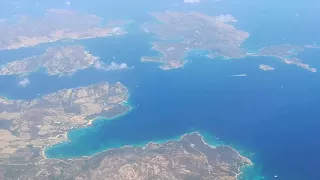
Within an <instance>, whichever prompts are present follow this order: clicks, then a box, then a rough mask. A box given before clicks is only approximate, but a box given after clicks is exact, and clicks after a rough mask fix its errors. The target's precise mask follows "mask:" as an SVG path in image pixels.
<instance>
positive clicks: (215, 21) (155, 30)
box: [141, 11, 249, 70]
mask: <svg viewBox="0 0 320 180" xmlns="http://www.w3.org/2000/svg"><path fill="white" fill-rule="evenodd" d="M150 14H151V15H152V16H153V17H154V18H155V19H156V20H157V21H158V22H159V23H146V24H143V25H142V26H141V27H142V29H144V31H145V32H147V33H152V34H154V35H156V37H157V38H158V40H156V41H154V42H152V49H153V50H155V51H157V52H159V53H160V55H159V56H156V57H142V58H141V61H142V62H147V61H148V62H159V63H161V64H162V65H161V66H160V68H161V69H164V70H169V69H174V68H179V67H182V66H183V65H184V64H185V62H186V60H185V59H184V58H185V57H186V56H187V55H188V53H189V52H191V51H195V50H202V51H206V52H208V54H212V56H213V55H214V56H215V57H223V58H230V59H235V58H243V57H245V56H247V55H246V52H245V50H244V49H242V48H241V47H240V45H241V44H242V43H243V42H244V41H245V40H246V39H247V38H248V37H249V34H248V33H247V32H244V31H241V30H238V29H236V28H235V27H234V26H233V25H232V24H231V23H236V22H237V20H236V19H235V18H234V17H232V16H231V15H221V16H208V15H205V14H202V13H198V12H190V13H184V12H170V11H167V12H163V13H150Z"/></svg>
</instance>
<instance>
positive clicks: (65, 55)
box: [0, 45, 128, 76]
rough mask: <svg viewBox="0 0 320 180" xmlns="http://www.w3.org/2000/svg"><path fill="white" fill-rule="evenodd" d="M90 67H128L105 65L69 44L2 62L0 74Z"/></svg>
mask: <svg viewBox="0 0 320 180" xmlns="http://www.w3.org/2000/svg"><path fill="white" fill-rule="evenodd" d="M111 66H112V67H111ZM90 67H93V68H96V69H102V70H122V69H127V68H128V67H127V65H126V64H124V63H122V64H117V63H115V62H112V64H111V65H107V64H105V63H104V62H102V61H100V58H99V57H97V56H94V55H92V54H90V52H88V51H86V49H85V48H84V47H83V46H80V45H71V46H62V47H54V48H48V49H47V50H46V51H45V52H44V53H43V54H40V55H36V56H33V57H28V58H25V59H22V60H17V61H12V62H9V63H7V64H4V65H2V66H1V67H0V75H20V74H22V75H25V74H27V73H31V72H34V71H37V70H38V69H45V70H46V72H47V73H48V74H49V75H50V76H52V75H59V76H62V75H67V74H73V73H75V72H77V71H78V70H81V69H86V68H90Z"/></svg>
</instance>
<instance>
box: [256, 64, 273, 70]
mask: <svg viewBox="0 0 320 180" xmlns="http://www.w3.org/2000/svg"><path fill="white" fill-rule="evenodd" d="M259 69H261V70H262V71H273V70H274V68H273V67H271V66H269V65H266V64H260V65H259Z"/></svg>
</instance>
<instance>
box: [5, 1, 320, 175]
mask: <svg viewBox="0 0 320 180" xmlns="http://www.w3.org/2000/svg"><path fill="white" fill-rule="evenodd" d="M250 2H251V3H249V0H246V1H243V2H239V1H235V0H230V1H228V2H226V1H223V2H219V3H220V4H218V5H217V6H214V7H210V8H209V7H205V5H201V4H198V5H193V6H191V5H185V6H183V7H179V8H180V9H182V10H190V9H195V10H197V9H201V10H202V11H203V12H205V13H207V14H212V15H215V14H221V13H224V14H226V13H230V14H232V15H234V16H235V17H237V19H238V20H239V23H237V24H236V27H237V28H239V29H242V30H245V31H248V32H249V33H250V38H249V39H248V40H247V41H246V42H245V44H244V47H245V48H246V49H248V51H252V52H255V51H257V50H258V49H259V48H261V47H263V46H268V45H277V44H282V43H292V44H295V45H304V44H311V43H313V42H314V41H318V42H320V37H319V34H317V33H318V32H320V27H317V26H315V25H314V23H315V22H316V20H319V19H320V18H319V15H318V14H316V13H315V12H314V11H307V10H309V9H310V8H316V7H314V6H315V5H316V3H317V2H316V1H312V2H313V3H314V4H313V6H312V7H311V5H310V7H306V5H305V4H304V5H301V4H299V3H297V2H291V3H284V2H286V1H284V2H282V3H279V2H278V4H277V6H276V5H275V4H274V3H276V2H275V1H274V0H272V1H268V2H261V1H259V2H253V1H250ZM310 2H311V1H310ZM252 3H253V4H252ZM259 3H260V4H259ZM235 7H236V8H235ZM283 7H287V10H286V11H284V8H283ZM319 7H320V6H319ZM78 8H80V7H78ZM154 8H156V7H154ZM171 8H172V9H175V8H178V7H176V6H174V5H173V6H172V7H171ZM245 10H247V11H246V12H247V13H244V11H245ZM269 11H270V12H272V13H268V12H269ZM137 12H140V11H138V10H137ZM318 12H319V11H318ZM97 13H98V14H99V13H101V14H103V11H102V10H101V12H100V11H99V12H97ZM254 13H256V14H257V15H256V16H252V14H254ZM141 14H142V13H137V14H136V15H137V18H138V17H139V18H140V19H141V20H145V19H148V18H147V17H143V16H142V15H141ZM299 27H308V28H299ZM128 28H129V32H130V33H128V34H127V35H124V36H121V37H120V36H118V37H108V38H98V39H91V40H81V41H64V42H58V43H55V44H53V45H57V46H58V45H61V44H81V45H84V46H85V47H86V48H87V49H88V50H89V51H90V52H91V53H92V54H94V55H96V56H100V58H101V60H102V61H105V62H106V63H109V62H111V61H116V62H118V63H122V62H125V63H127V64H128V65H129V66H130V67H132V68H131V69H128V70H124V71H107V72H106V71H102V70H95V69H85V70H81V71H78V72H77V73H76V74H74V75H72V76H64V77H57V76H48V75H47V74H46V73H45V72H44V71H42V70H40V71H38V72H35V73H31V74H29V75H28V78H29V80H30V84H29V85H28V86H26V87H24V88H22V87H19V86H18V85H17V84H18V82H19V81H20V80H21V78H23V77H20V76H0V94H1V95H2V96H5V97H7V98H11V99H32V98H37V97H40V96H41V95H44V94H48V93H52V92H55V91H57V90H59V89H64V88H74V87H79V86H85V85H89V84H93V83H97V82H103V81H108V82H110V83H115V82H118V81H120V82H121V83H123V84H124V85H126V86H127V87H128V89H129V92H130V97H129V100H128V104H129V105H130V106H132V109H131V110H130V111H128V112H127V113H125V114H122V115H120V116H118V117H115V118H111V119H99V120H97V121H94V123H93V125H92V126H89V127H86V128H80V129H73V130H71V131H70V132H69V133H68V135H67V136H68V139H69V142H63V143H60V144H57V145H54V146H52V147H48V148H47V149H46V151H45V154H46V156H47V157H48V158H62V159H69V158H76V157H80V156H90V155H93V154H96V153H99V152H101V151H105V150H108V149H111V148H118V147H122V146H125V145H133V146H143V145H145V144H146V143H148V142H150V141H153V142H159V143H162V142H165V141H169V140H177V139H179V137H180V136H181V135H183V134H185V133H189V132H194V131H199V132H201V134H203V135H204V138H205V140H206V141H208V142H209V143H211V144H220V145H221V144H225V145H230V146H232V147H233V148H235V149H236V150H237V151H239V152H240V153H241V154H242V155H244V156H246V157H248V158H249V159H251V160H252V162H253V163H254V166H252V167H246V168H244V169H243V171H244V173H243V174H242V175H241V177H240V178H239V179H243V180H260V179H261V180H262V179H266V180H269V179H271V180H272V179H280V180H318V179H320V174H319V173H318V170H319V169H318V167H319V166H318V164H319V162H320V155H319V152H320V141H319V137H320V131H319V129H320V121H319V120H320V113H319V107H320V94H319V92H320V74H319V73H311V72H309V71H307V70H305V69H303V68H300V67H297V66H295V65H287V64H284V63H282V62H281V61H279V60H277V59H274V58H271V57H247V58H244V59H234V60H217V59H210V58H207V57H206V56H205V53H204V52H199V51H195V52H191V53H190V54H189V55H188V57H187V60H188V63H187V64H186V65H185V66H184V67H183V68H180V69H175V70H171V71H163V70H161V69H159V68H158V66H159V64H157V63H141V62H140V57H141V56H148V55H155V56H156V55H158V54H157V52H154V51H152V50H151V49H150V47H151V45H150V42H151V41H153V40H155V38H154V37H152V36H151V35H148V34H145V33H143V32H142V31H141V30H139V28H138V26H135V25H132V26H131V27H128ZM49 46H52V44H50V45H48V44H44V45H40V46H37V47H34V48H25V49H19V50H13V51H2V52H0V58H1V62H0V63H1V64H4V63H6V62H9V61H13V60H17V59H20V58H23V57H27V56H30V55H35V54H39V53H42V52H43V51H44V50H45V49H46V48H47V47H49ZM113 57H115V58H116V60H114V59H113ZM299 58H300V59H302V60H303V61H304V62H305V63H309V64H310V65H311V66H313V67H315V68H318V69H320V49H306V50H305V51H304V52H302V53H301V54H299ZM259 64H268V65H270V66H272V67H274V68H275V70H274V71H269V72H265V71H261V70H260V69H259V68H258V67H259ZM240 74H246V76H234V75H240Z"/></svg>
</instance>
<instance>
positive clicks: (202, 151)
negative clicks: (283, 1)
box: [0, 132, 253, 180]
mask: <svg viewBox="0 0 320 180" xmlns="http://www.w3.org/2000/svg"><path fill="white" fill-rule="evenodd" d="M248 165H253V164H252V162H251V161H250V160H249V159H248V158H246V157H243V156H241V155H240V154H239V153H238V152H237V151H236V150H234V149H233V148H231V147H230V146H224V145H223V146H217V147H211V146H209V145H208V144H207V143H206V142H205V141H204V140H203V137H202V136H201V135H200V134H199V133H197V132H195V133H190V134H185V135H183V136H182V137H181V139H180V140H176V141H168V142H166V143H163V144H159V143H149V144H147V145H146V146H145V147H132V146H126V147H122V148H115V149H110V150H107V151H104V152H101V153H98V154H95V155H93V156H91V157H82V158H77V159H68V160H59V159H44V160H42V161H38V162H36V163H32V164H20V165H5V164H0V177H5V178H9V179H34V180H49V179H78V180H105V179H110V180H111V179H112V180H129V179H130V180H148V179H162V180H180V179H220V180H236V179H237V177H238V175H239V174H241V168H243V167H245V166H248Z"/></svg>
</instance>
